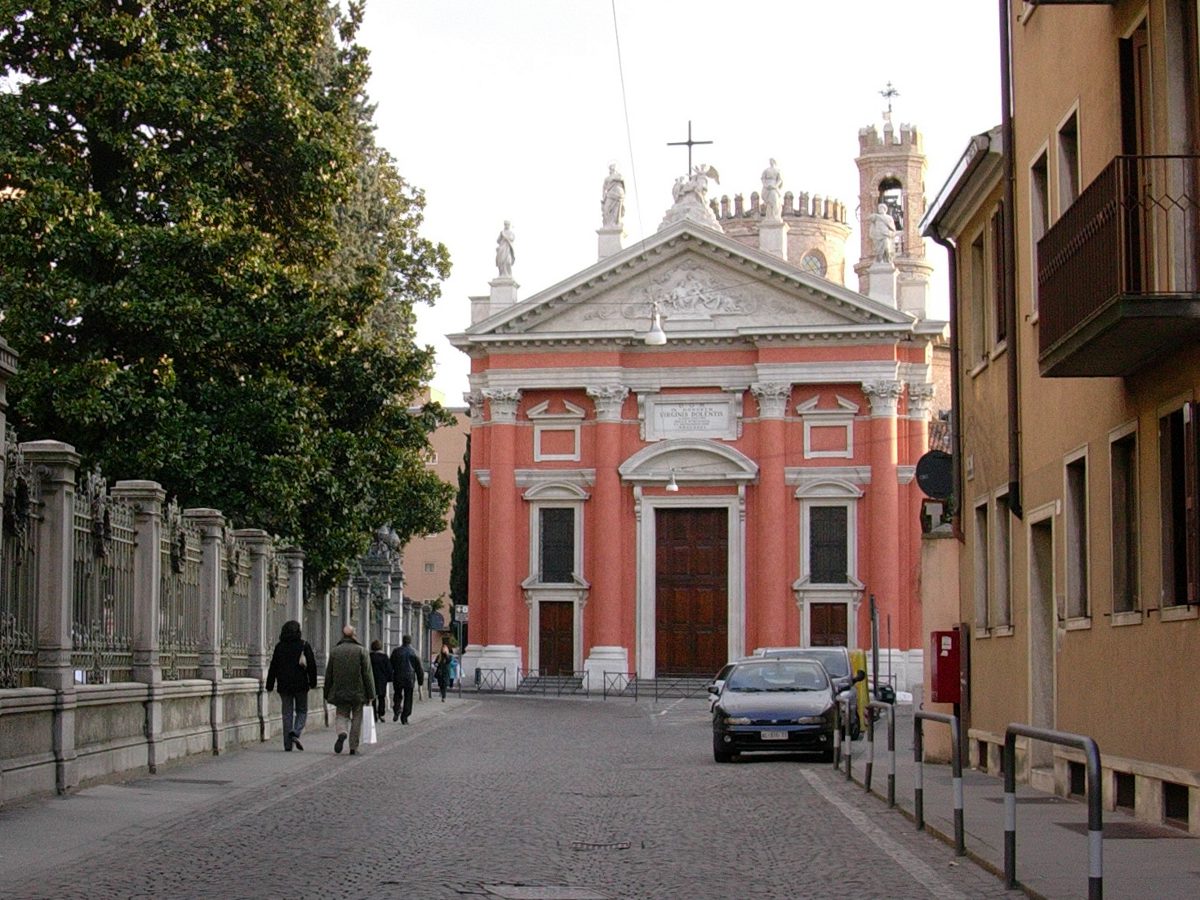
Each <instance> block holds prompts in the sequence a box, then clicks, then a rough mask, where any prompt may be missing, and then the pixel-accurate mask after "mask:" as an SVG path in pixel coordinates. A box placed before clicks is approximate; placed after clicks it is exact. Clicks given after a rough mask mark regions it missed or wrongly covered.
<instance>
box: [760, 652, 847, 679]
mask: <svg viewBox="0 0 1200 900" xmlns="http://www.w3.org/2000/svg"><path fill="white" fill-rule="evenodd" d="M763 655H764V656H769V657H785V658H788V659H815V660H816V661H817V662H819V663H820V664H821V665H823V666H824V667H825V669H826V671H827V672H829V674H830V675H832V676H833V677H834V678H845V677H847V676H848V675H849V674H850V665H849V663H847V661H846V651H845V650H843V649H842V648H841V647H780V648H777V649H773V650H767V651H765V652H764V653H763Z"/></svg>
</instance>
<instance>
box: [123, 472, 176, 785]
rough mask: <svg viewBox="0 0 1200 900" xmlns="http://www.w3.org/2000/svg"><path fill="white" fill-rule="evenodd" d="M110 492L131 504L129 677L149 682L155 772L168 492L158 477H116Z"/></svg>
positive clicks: (149, 758)
mask: <svg viewBox="0 0 1200 900" xmlns="http://www.w3.org/2000/svg"><path fill="white" fill-rule="evenodd" d="M112 496H113V498H114V499H117V500H124V501H126V502H127V503H129V504H130V506H132V507H133V537H134V550H133V680H134V681H140V682H141V683H142V684H146V685H149V686H150V693H149V698H148V699H147V701H146V765H147V766H148V768H149V769H150V771H151V772H157V771H158V764H159V762H160V761H162V760H160V759H159V755H160V754H159V752H158V751H159V749H160V748H159V746H158V743H159V742H158V739H159V737H160V736H161V735H162V731H163V723H162V666H161V665H160V664H159V657H158V651H159V640H160V633H161V628H162V621H161V618H162V617H161V615H160V606H159V601H160V597H161V594H162V531H163V523H162V506H163V501H164V500H166V499H167V492H166V491H164V490H163V489H162V486H161V485H159V484H158V482H156V481H118V482H117V483H116V485H115V486H114V487H113V490H112Z"/></svg>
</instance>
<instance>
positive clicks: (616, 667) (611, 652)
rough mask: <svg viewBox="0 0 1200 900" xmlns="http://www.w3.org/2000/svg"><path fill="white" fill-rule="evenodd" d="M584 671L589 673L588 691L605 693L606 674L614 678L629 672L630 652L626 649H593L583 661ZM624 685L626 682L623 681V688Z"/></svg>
mask: <svg viewBox="0 0 1200 900" xmlns="http://www.w3.org/2000/svg"><path fill="white" fill-rule="evenodd" d="M583 671H585V672H586V673H587V678H588V691H589V692H592V693H597V692H603V690H604V673H605V672H608V673H609V675H610V676H612V675H615V674H617V673H621V674H624V673H626V672H628V671H629V651H628V650H626V649H625V648H624V647H593V648H592V652H591V653H589V654H588V658H587V659H585V660H584V661H583ZM624 683H625V680H624V679H621V686H623V685H624Z"/></svg>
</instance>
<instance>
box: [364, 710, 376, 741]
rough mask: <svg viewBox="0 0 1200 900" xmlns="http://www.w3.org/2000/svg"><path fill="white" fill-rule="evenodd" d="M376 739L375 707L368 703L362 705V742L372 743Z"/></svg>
mask: <svg viewBox="0 0 1200 900" xmlns="http://www.w3.org/2000/svg"><path fill="white" fill-rule="evenodd" d="M377 740H378V738H376V737H375V707H373V706H371V704H369V703H368V704H366V705H365V706H363V724H362V742H363V743H364V744H374V743H375V742H376V741H377Z"/></svg>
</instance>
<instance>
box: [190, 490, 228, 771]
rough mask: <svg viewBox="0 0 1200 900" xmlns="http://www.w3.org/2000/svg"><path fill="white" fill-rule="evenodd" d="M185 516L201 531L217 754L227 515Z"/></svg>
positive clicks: (204, 653) (204, 663) (204, 632)
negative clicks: (223, 564)
mask: <svg viewBox="0 0 1200 900" xmlns="http://www.w3.org/2000/svg"><path fill="white" fill-rule="evenodd" d="M183 519H184V521H185V522H187V523H188V524H190V525H192V526H193V527H194V528H196V529H198V530H199V532H200V548H201V556H200V622H201V628H200V677H201V678H205V679H207V680H209V681H211V682H212V701H211V704H212V706H211V712H210V714H209V722H211V723H212V736H213V744H212V750H213V753H214V754H217V753H220V752H221V747H222V735H223V734H224V731H225V702H224V698H223V697H222V696H221V677H222V676H221V627H222V623H221V563H222V561H223V560H222V557H223V555H224V552H225V551H224V542H223V541H224V535H225V517H224V516H223V515H221V513H220V512H218V511H217V510H215V509H185V510H184V511H183Z"/></svg>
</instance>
